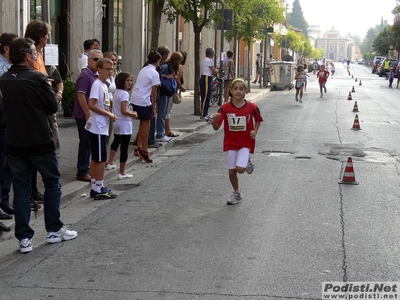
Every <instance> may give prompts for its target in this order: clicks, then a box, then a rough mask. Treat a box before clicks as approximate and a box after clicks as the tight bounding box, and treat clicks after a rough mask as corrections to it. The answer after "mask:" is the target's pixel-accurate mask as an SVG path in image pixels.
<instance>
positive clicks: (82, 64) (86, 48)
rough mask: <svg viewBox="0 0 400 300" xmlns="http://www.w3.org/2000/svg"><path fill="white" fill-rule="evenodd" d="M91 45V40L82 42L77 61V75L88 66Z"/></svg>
mask: <svg viewBox="0 0 400 300" xmlns="http://www.w3.org/2000/svg"><path fill="white" fill-rule="evenodd" d="M93 44H94V41H93V40H86V41H84V42H83V53H82V54H81V55H80V56H79V60H78V69H79V73H80V72H82V71H83V70H85V69H86V66H87V65H88V55H89V52H90V50H93V49H94V47H93Z"/></svg>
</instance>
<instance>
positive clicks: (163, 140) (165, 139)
mask: <svg viewBox="0 0 400 300" xmlns="http://www.w3.org/2000/svg"><path fill="white" fill-rule="evenodd" d="M156 140H157V142H162V143H167V142H169V141H170V140H172V138H170V137H167V136H166V135H164V136H163V137H162V138H159V139H156Z"/></svg>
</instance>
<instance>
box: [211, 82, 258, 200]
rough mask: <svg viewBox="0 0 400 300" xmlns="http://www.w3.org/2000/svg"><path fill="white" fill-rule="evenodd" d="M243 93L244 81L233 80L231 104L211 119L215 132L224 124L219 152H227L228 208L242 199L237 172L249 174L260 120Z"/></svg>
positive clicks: (252, 165) (244, 88)
mask: <svg viewBox="0 0 400 300" xmlns="http://www.w3.org/2000/svg"><path fill="white" fill-rule="evenodd" d="M246 93H247V85H246V82H245V80H243V79H241V78H236V79H234V80H233V81H232V85H231V94H232V97H231V101H230V102H227V103H224V104H223V105H222V106H221V107H220V108H219V110H218V112H217V113H215V114H214V115H213V116H212V125H213V128H214V130H218V129H219V128H220V126H221V125H222V123H224V146H223V150H224V151H226V152H227V156H228V169H229V180H230V183H231V185H232V188H233V193H232V195H231V197H230V199H229V200H228V202H227V204H228V205H235V204H238V203H239V201H240V200H242V193H241V190H240V188H239V179H238V173H239V174H243V173H244V172H247V173H248V174H251V173H253V170H254V164H253V162H252V161H251V160H250V154H251V153H254V148H255V144H256V140H255V138H256V135H257V132H258V129H259V128H260V125H261V122H262V121H263V119H262V117H261V113H260V110H259V108H258V106H257V105H256V104H254V103H252V102H249V101H247V100H246V99H245V95H246Z"/></svg>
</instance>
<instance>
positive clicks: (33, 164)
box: [0, 38, 78, 253]
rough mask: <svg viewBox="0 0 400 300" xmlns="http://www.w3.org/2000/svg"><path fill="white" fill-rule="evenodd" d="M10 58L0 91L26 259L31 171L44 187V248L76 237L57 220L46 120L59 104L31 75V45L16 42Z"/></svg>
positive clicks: (56, 178) (54, 163)
mask: <svg viewBox="0 0 400 300" xmlns="http://www.w3.org/2000/svg"><path fill="white" fill-rule="evenodd" d="M9 55H10V60H11V62H12V66H11V67H10V69H9V70H8V71H7V72H6V73H4V74H3V75H2V76H1V78H0V90H1V92H2V95H3V105H4V112H5V118H6V124H7V155H8V162H9V166H10V169H11V172H12V175H13V180H12V184H13V191H14V203H13V204H14V213H15V237H16V238H17V239H18V240H19V250H20V252H21V253H28V252H31V251H32V248H33V246H32V237H33V235H34V230H33V229H32V228H31V227H30V226H29V222H30V216H31V204H30V201H29V199H30V195H31V176H32V170H33V168H36V169H37V170H38V171H39V173H40V174H41V176H42V180H43V183H44V187H45V192H44V220H45V227H46V231H47V242H48V243H58V242H61V241H68V240H72V239H74V238H76V236H77V235H78V234H77V232H76V231H72V230H68V229H67V228H65V227H64V224H63V222H62V221H61V219H60V200H61V194H62V191H61V184H60V177H61V176H60V172H59V170H58V160H57V154H56V151H55V144H54V140H53V134H52V131H51V128H50V125H49V119H48V116H49V115H51V114H54V113H56V112H57V110H58V100H57V98H56V95H55V93H54V91H53V90H52V88H51V86H50V85H49V84H48V80H47V77H46V76H45V75H43V74H42V73H40V72H37V71H35V70H33V68H34V65H35V62H36V59H37V55H38V53H37V50H36V47H35V44H34V42H33V40H31V39H30V38H17V39H15V40H14V41H13V42H12V43H11V45H10V53H9ZM21 107H23V108H24V109H21ZM21 128H23V129H24V130H21Z"/></svg>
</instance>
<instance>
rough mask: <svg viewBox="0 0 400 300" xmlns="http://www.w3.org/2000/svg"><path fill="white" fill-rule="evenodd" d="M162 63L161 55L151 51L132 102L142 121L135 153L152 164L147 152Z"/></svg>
mask: <svg viewBox="0 0 400 300" xmlns="http://www.w3.org/2000/svg"><path fill="white" fill-rule="evenodd" d="M160 61H161V55H160V53H158V52H157V51H150V53H149V54H148V56H147V62H148V63H149V64H148V65H147V66H145V67H143V68H142V69H141V70H140V71H139V74H138V76H137V78H136V83H135V85H134V87H133V90H132V94H131V99H130V102H131V103H132V104H133V110H134V111H136V113H137V115H138V119H139V120H140V124H139V131H138V135H137V144H136V148H135V151H134V154H135V155H136V156H139V157H140V158H141V159H142V160H143V161H145V162H147V163H152V162H153V160H151V159H150V153H149V152H148V151H147V143H148V138H149V128H150V119H151V118H152V117H154V116H155V113H156V112H155V109H156V99H157V89H158V86H159V85H160V74H159V73H158V72H157V70H156V68H157V67H158V66H159V64H160Z"/></svg>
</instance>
